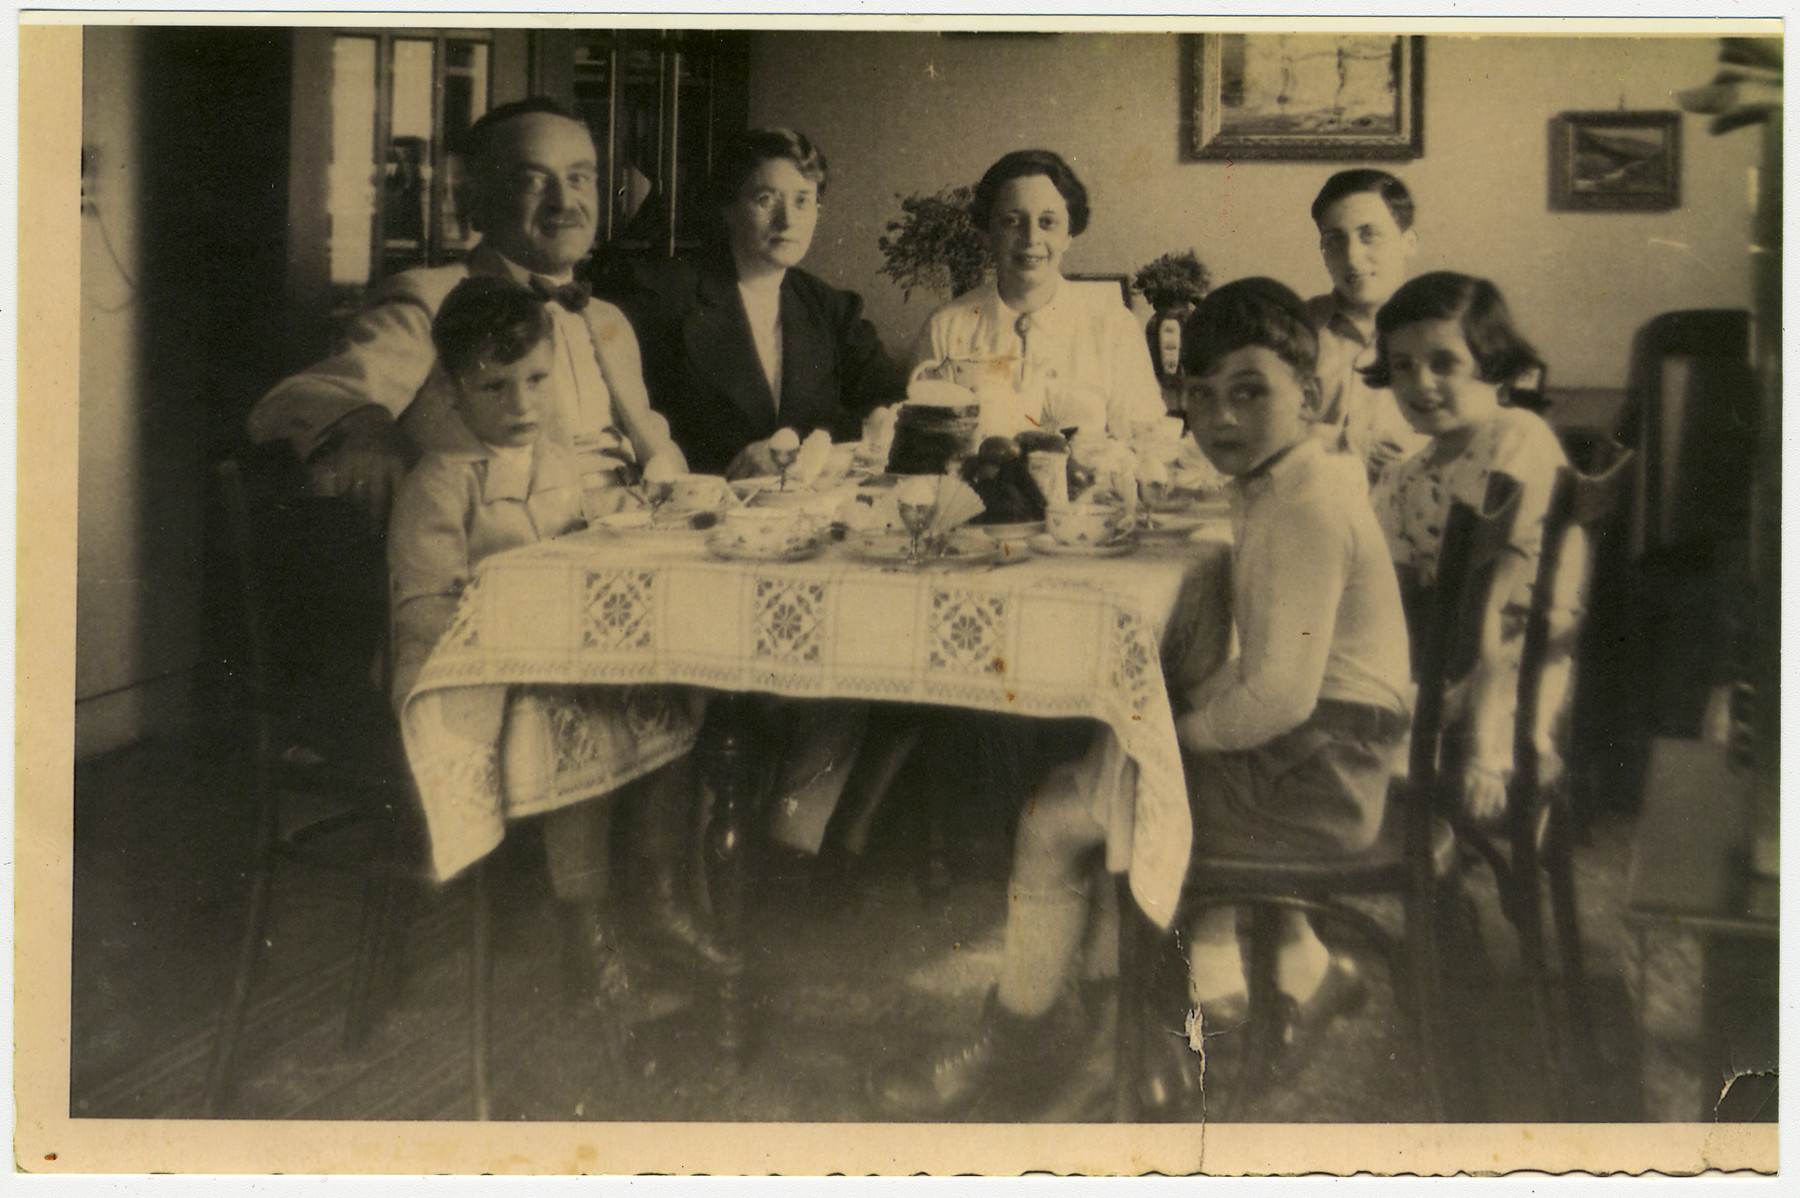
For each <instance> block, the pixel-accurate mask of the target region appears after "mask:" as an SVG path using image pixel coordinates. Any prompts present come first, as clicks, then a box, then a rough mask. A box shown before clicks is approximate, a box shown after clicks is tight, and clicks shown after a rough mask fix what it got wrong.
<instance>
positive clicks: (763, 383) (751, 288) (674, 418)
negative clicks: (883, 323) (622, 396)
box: [620, 129, 906, 478]
mask: <svg viewBox="0 0 1800 1198" xmlns="http://www.w3.org/2000/svg"><path fill="white" fill-rule="evenodd" d="M825 178H826V175H825V158H824V156H823V155H821V154H820V153H819V151H818V149H817V148H816V147H814V146H813V144H812V143H811V142H810V141H808V140H807V139H806V137H805V136H804V135H802V134H799V133H795V132H793V131H791V130H787V129H753V130H750V131H749V132H747V133H744V134H742V135H741V136H739V137H738V138H736V139H735V140H734V141H733V142H732V143H731V144H730V145H729V146H728V147H726V150H725V153H724V156H723V158H722V160H721V161H720V163H719V169H718V170H717V172H716V173H715V176H714V182H713V198H714V205H715V210H716V211H717V212H718V213H719V215H720V218H721V224H722V226H723V232H724V237H723V238H721V241H722V244H721V245H719V246H718V247H716V248H715V249H714V250H713V251H712V252H710V253H708V254H706V255H703V256H702V257H700V258H698V259H696V260H693V261H678V262H672V263H669V264H666V265H664V266H661V267H658V268H656V269H654V270H649V271H646V272H645V274H644V277H642V278H641V279H640V286H639V288H638V290H637V294H635V295H632V296H622V297H620V301H621V306H623V307H624V308H625V310H626V312H627V314H628V315H629V316H630V318H631V321H632V324H633V326H634V327H635V328H636V329H637V334H638V340H639V342H640V344H641V345H642V348H643V359H644V375H645V381H646V383H647V384H648V385H649V389H650V398H651V402H652V403H653V404H654V406H655V407H656V408H657V409H658V410H659V411H661V412H662V413H663V414H664V415H665V416H667V417H668V418H669V424H670V430H671V432H672V433H673V435H674V439H675V443H676V444H677V445H679V446H681V448H682V450H683V452H685V453H686V454H687V459H688V463H689V465H690V466H691V467H692V468H693V469H694V470H696V471H703V472H708V473H726V474H729V475H730V476H731V477H733V478H742V477H747V476H751V475H761V474H773V473H774V472H775V464H774V462H773V461H772V460H771V459H770V457H769V452H768V444H767V442H768V439H769V437H770V436H772V435H773V434H774V433H775V431H776V430H777V429H780V428H791V429H794V430H795V431H796V432H798V433H799V434H800V435H801V436H802V437H804V436H805V435H806V434H807V433H809V432H812V431H813V430H814V429H821V428H822V429H826V430H828V431H829V432H830V433H831V435H832V437H833V439H834V440H839V441H853V440H856V439H857V438H858V437H859V436H860V435H861V432H862V417H863V415H864V414H865V413H867V412H868V411H869V410H870V409H872V408H875V407H877V406H880V405H882V404H886V403H893V402H895V401H896V400H899V399H901V398H903V397H904V396H905V393H906V375H905V372H904V371H903V370H902V369H901V368H900V367H899V366H898V365H896V364H895V362H894V361H893V360H892V359H891V358H889V357H888V354H887V352H886V351H885V350H884V349H883V348H882V346H881V339H880V338H879V337H878V336H877V335H876V333H875V328H874V326H873V325H871V324H870V323H869V322H868V321H867V320H865V319H863V316H862V297H861V296H859V295H857V294H856V293H855V292H853V291H842V290H839V289H838V288H836V287H832V286H831V285H829V284H827V283H824V282H821V281H820V280H819V279H817V278H815V277H814V276H812V275H810V274H808V273H806V272H805V271H803V270H801V269H799V265H800V262H801V260H802V259H803V258H805V257H806V252H807V250H808V249H809V248H810V247H811V246H812V239H813V231H814V229H815V228H816V227H817V223H818V218H819V202H820V200H821V198H822V197H823V196H824V193H825Z"/></svg>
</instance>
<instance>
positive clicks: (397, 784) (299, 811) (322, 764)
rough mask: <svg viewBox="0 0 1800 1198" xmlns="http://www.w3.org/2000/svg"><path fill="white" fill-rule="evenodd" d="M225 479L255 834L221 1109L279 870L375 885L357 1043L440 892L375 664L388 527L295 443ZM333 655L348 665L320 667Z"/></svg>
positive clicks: (215, 1109)
mask: <svg viewBox="0 0 1800 1198" xmlns="http://www.w3.org/2000/svg"><path fill="white" fill-rule="evenodd" d="M218 478H219V484H220V487H221V491H222V494H223V499H224V507H225V516H226V521H227V532H228V536H229V539H230V542H231V546H232V549H233V553H234V556H235V558H236V564H237V572H238V581H239V585H240V590H241V596H242V617H243V629H244V645H243V650H244V657H245V661H246V665H247V672H248V678H247V682H248V684H249V691H250V700H251V701H250V712H249V715H250V731H251V741H252V743H251V750H250V764H251V769H252V783H251V792H252V794H251V797H252V799H253V801H254V803H255V805H256V810H257V831H256V848H255V855H254V862H253V865H252V869H251V880H250V896H249V903H248V908H247V911H246V913H245V918H244V931H243V937H242V940H241V942H240V945H239V949H238V960H237V969H236V972H235V974H234V976H233V979H232V985H231V990H230V992H229V994H228V995H227V997H226V1000H225V1002H224V1004H223V1006H222V1008H221V1012H220V1015H219V1020H218V1030H217V1033H216V1035H215V1038H214V1044H213V1052H212V1058H211V1061H210V1064H209V1067H208V1072H207V1082H206V1091H205V1099H204V1104H205V1105H204V1113H205V1114H206V1115H207V1116H209V1117H212V1116H217V1115H219V1114H220V1113H221V1112H222V1111H223V1110H224V1108H225V1106H226V1105H227V1101H228V1098H229V1095H230V1090H231V1086H232V1074H233V1071H234V1068H235V1066H236V1063H237V1056H238V1050H239V1046H240V1041H241V1038H242V1033H243V1027H244V1015H245V1011H246V1009H247V1008H248V1006H249V1001H250V995H251V991H252V988H253V985H254V982H255V978H256V974H257V971H258V966H259V964H260V961H261V958H262V951H263V948H264V946H265V944H266V941H265V935H266V932H267V923H268V915H269V906H270V900H271V897H272V894H273V890H274V884H275V878H276V873H277V869H278V867H280V866H281V865H282V864H283V863H284V862H286V863H296V864H301V865H307V866H311V867H315V868H322V869H327V870H332V871H335V872H338V873H341V874H344V875H345V876H346V877H351V878H356V879H360V880H361V881H362V883H363V887H364V890H363V902H362V914H361V920H360V923H361V926H360V928H359V929H358V931H357V934H356V942H355V943H356V947H355V958H354V965H353V968H352V972H351V984H350V991H349V995H348V1002H347V1007H346V1012H345V1020H344V1045H345V1047H346V1049H348V1050H351V1051H354V1050H356V1049H358V1048H360V1046H361V1045H362V1043H363V1041H364V1040H365V1038H366V1036H367V1034H368V1031H369V1029H370V1027H371V1025H372V1023H373V1021H374V1019H375V1017H376V1015H377V1013H378V1011H379V1008H380V1007H381V1005H382V1004H383V1003H385V1002H386V1001H388V1000H390V999H391V998H392V996H393V993H394V992H395V991H396V990H397V989H398V985H399V980H400V973H401V949H402V945H403V940H404V931H405V927H406V925H407V923H408V921H409V915H410V909H411V906H412V901H411V900H412V899H414V898H415V897H416V896H417V895H418V894H420V893H421V892H425V891H428V890H430V889H431V888H432V887H431V885H430V875H429V870H428V867H427V865H426V863H425V854H424V851H423V850H424V831H423V827H422V824H421V819H420V812H419V806H418V802H417V799H416V797H415V796H414V793H413V789H412V779H411V773H410V771H409V769H408V766H407V764H406V759H405V754H404V750H403V748H402V746H401V743H400V735H399V728H398V725H397V724H396V723H395V720H394V716H393V714H392V711H391V708H390V707H389V704H388V700H387V694H386V690H385V688H384V687H382V686H380V685H378V684H377V682H376V681H375V680H373V679H371V678H370V676H369V675H370V662H371V661H373V660H375V658H376V655H377V653H378V652H379V651H380V650H381V649H382V648H384V647H385V641H386V626H387V597H386V578H387V575H386V570H385V562H384V561H383V552H382V546H381V540H380V538H379V537H377V536H374V535H372V534H370V533H369V532H368V530H367V529H366V526H365V525H364V524H363V523H362V521H361V517H360V515H358V514H357V513H354V512H352V511H350V510H349V509H348V507H347V505H344V504H341V503H339V502H338V501H335V500H326V499H316V498H311V497H309V496H307V495H306V493H305V479H304V470H303V468H302V467H300V465H299V463H298V462H296V461H294V460H293V458H292V455H289V454H285V452H284V453H282V454H280V455H276V454H273V453H261V452H259V453H258V454H257V455H255V456H253V457H247V458H246V459H244V460H243V461H239V460H236V459H231V460H227V461H225V462H223V463H221V464H220V466H219V469H218ZM321 563H330V566H331V568H330V569H322V568H321ZM332 658H335V659H336V660H337V669H336V670H335V671H334V670H331V669H327V668H324V667H323V666H322V664H321V663H322V662H324V661H327V660H329V659H332ZM476 872H477V875H478V876H477V878H476V881H475V885H474V887H473V889H474V890H475V899H474V903H473V917H472V921H471V922H472V944H471V949H472V951H471V965H472V969H471V982H472V986H471V999H472V1001H471V1006H472V1016H473V1019H472V1032H471V1049H472V1058H473V1083H474V1091H475V1107H476V1113H477V1117H478V1118H484V1119H485V1118H486V1117H487V1114H488V1096H487V1076H486V1067H487V1055H488V1054H487V1007H488V1001H487V997H488V996H487V990H488V972H489V961H490V955H489V952H488V923H489V920H488V918H487V914H488V913H487V901H486V887H485V885H484V879H482V878H481V877H480V876H479V873H480V871H479V870H477V871H476Z"/></svg>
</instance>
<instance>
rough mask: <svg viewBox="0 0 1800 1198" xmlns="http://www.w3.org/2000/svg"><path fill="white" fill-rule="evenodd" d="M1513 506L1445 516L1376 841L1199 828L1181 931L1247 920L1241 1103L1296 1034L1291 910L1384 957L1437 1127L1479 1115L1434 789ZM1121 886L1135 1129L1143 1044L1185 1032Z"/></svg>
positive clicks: (1125, 1083) (1157, 945) (1455, 909)
mask: <svg viewBox="0 0 1800 1198" xmlns="http://www.w3.org/2000/svg"><path fill="white" fill-rule="evenodd" d="M1518 501H1519V496H1518V486H1517V483H1516V482H1515V481H1514V480H1513V479H1511V478H1510V477H1507V476H1505V475H1496V476H1495V478H1494V480H1493V484H1492V486H1491V487H1490V490H1489V494H1488V497H1487V502H1486V504H1485V507H1484V510H1483V511H1481V512H1477V511H1475V510H1474V509H1473V508H1470V507H1468V506H1467V505H1465V504H1460V503H1459V504H1456V505H1454V507H1453V508H1452V510H1451V514H1450V518H1449V520H1448V522H1447V525H1446V527H1445V533H1444V543H1443V550H1442V553H1441V554H1440V557H1439V567H1438V579H1437V584H1436V585H1435V586H1434V587H1433V588H1432V590H1431V592H1430V594H1429V597H1428V603H1429V607H1428V609H1427V622H1426V625H1425V628H1424V631H1423V644H1422V645H1421V646H1420V647H1419V648H1420V652H1419V654H1418V661H1419V693H1418V700H1417V706H1416V708H1415V710H1414V713H1413V730H1412V742H1411V749H1410V755H1409V762H1408V767H1407V776H1406V777H1405V778H1403V779H1396V780H1395V782H1394V785H1393V786H1392V787H1391V788H1390V791H1389V797H1388V808H1387V815H1386V818H1385V820H1384V822H1383V826H1382V829H1381V832H1380V835H1379V836H1378V838H1377V839H1376V842H1375V843H1374V845H1372V846H1371V847H1370V848H1369V849H1367V850H1366V851H1364V852H1362V853H1359V854H1357V855H1355V856H1351V857H1346V858H1327V859H1301V858H1294V859H1285V860H1284V859H1268V858H1262V857H1255V858H1252V857H1239V856H1230V855H1225V854H1219V853H1209V852H1207V850H1206V847H1205V830H1204V829H1197V830H1196V848H1195V852H1194V855H1193V857H1192V859H1191V860H1190V862H1189V865H1188V876H1187V884H1186V886H1185V888H1184V893H1183V899H1182V904H1181V909H1180V911H1179V912H1178V913H1177V917H1176V920H1175V921H1174V927H1175V928H1177V929H1179V928H1182V927H1184V926H1186V924H1187V922H1188V921H1189V920H1190V919H1191V918H1192V916H1193V915H1194V914H1195V913H1197V912H1199V911H1202V910H1205V909H1208V908H1213V907H1235V908H1239V909H1241V910H1246V911H1248V912H1249V913H1250V924H1249V936H1248V940H1247V943H1246V955H1247V965H1248V969H1247V971H1246V972H1247V980H1248V983H1249V1019H1248V1024H1247V1026H1246V1027H1245V1028H1244V1029H1243V1031H1242V1034H1241V1035H1238V1036H1237V1038H1238V1039H1239V1040H1241V1041H1242V1042H1243V1047H1244V1050H1245V1051H1244V1055H1243V1062H1244V1068H1243V1069H1242V1070H1241V1071H1240V1072H1239V1073H1238V1076H1239V1077H1240V1078H1241V1080H1242V1083H1243V1089H1244V1091H1245V1093H1242V1094H1240V1095H1238V1096H1237V1097H1238V1098H1240V1099H1241V1098H1248V1097H1253V1096H1254V1095H1256V1094H1258V1093H1260V1092H1261V1091H1263V1090H1264V1089H1265V1088H1266V1087H1267V1086H1268V1084H1269V1083H1270V1080H1271V1078H1272V1077H1273V1076H1274V1074H1275V1070H1276V1066H1277V1064H1278V1063H1279V1062H1280V1060H1281V1058H1282V1056H1283V1053H1284V1050H1285V1047H1286V1045H1287V1042H1288V1034H1289V1030H1290V1029H1289V1028H1287V1027H1286V1026H1285V1025H1284V1020H1283V1014H1282V1008H1283V1004H1282V1003H1281V1001H1280V999H1281V995H1280V992H1279V990H1278V989H1277V986H1276V950H1277V946H1278V944H1277V942H1278V938H1279V934H1280V930H1281V921H1280V918H1279V917H1280V915H1281V914H1282V912H1284V911H1301V912H1304V913H1305V914H1306V915H1307V916H1308V917H1309V918H1310V919H1312V920H1313V921H1314V922H1315V924H1316V925H1318V926H1319V927H1320V928H1321V930H1323V931H1326V932H1327V934H1328V935H1333V939H1334V940H1336V939H1340V938H1341V939H1343V940H1344V941H1345V945H1344V947H1345V948H1346V949H1349V948H1350V947H1351V942H1354V945H1355V946H1356V947H1359V948H1369V949H1373V950H1375V951H1376V953H1377V954H1378V955H1379V956H1380V957H1381V958H1383V959H1384V960H1385V962H1386V964H1387V967H1388V973H1389V976H1390V977H1391V978H1392V980H1393V983H1394V993H1395V996H1396V998H1397V1000H1398V1002H1399V1005H1400V1008H1401V1013H1402V1016H1403V1024H1404V1026H1405V1027H1406V1028H1407V1029H1408V1036H1407V1039H1408V1041H1409V1043H1408V1047H1409V1048H1410V1049H1411V1053H1410V1054H1409V1055H1410V1056H1411V1058H1412V1059H1411V1065H1412V1067H1413V1068H1414V1069H1415V1070H1416V1072H1417V1077H1418V1085H1419V1089H1420V1093H1421V1094H1422V1095H1423V1097H1424V1100H1425V1104H1426V1107H1427V1109H1428V1111H1429V1114H1430V1117H1431V1118H1432V1119H1434V1120H1442V1119H1443V1118H1445V1117H1446V1116H1447V1115H1448V1116H1450V1117H1454V1118H1477V1117H1479V1114H1480V1105H1481V1104H1480V1092H1479V1086H1478V1084H1476V1079H1475V1078H1473V1077H1472V1076H1471V1075H1470V1074H1469V1072H1468V1071H1467V1070H1463V1069H1458V1070H1457V1071H1456V1076H1457V1077H1459V1078H1461V1079H1462V1080H1463V1081H1464V1084H1463V1085H1461V1086H1460V1087H1457V1088H1456V1089H1455V1090H1449V1089H1447V1088H1446V1085H1445V1082H1446V1078H1447V1076H1448V1074H1447V1072H1446V1065H1447V1061H1446V1057H1447V1046H1448V1040H1449V1031H1450V1020H1449V1013H1448V1012H1447V1011H1446V1009H1445V1004H1444V1000H1443V994H1442V978H1441V968H1442V967H1441V963H1440V955H1441V948H1440V933H1441V931H1442V930H1444V928H1446V927H1447V926H1448V925H1449V922H1450V917H1452V916H1454V915H1457V914H1460V912H1461V908H1460V905H1459V900H1460V898H1461V892H1460V890H1459V889H1458V883H1459V877H1458V875H1457V871H1456V865H1457V854H1456V843H1455V837H1454V835H1453V833H1452V831H1451V828H1450V825H1449V823H1448V822H1447V820H1446V819H1445V815H1446V812H1447V811H1448V810H1449V807H1450V803H1451V802H1452V801H1453V799H1454V795H1451V794H1447V793H1446V787H1445V786H1443V785H1441V784H1440V781H1439V770H1438V762H1439V756H1440V740H1441V736H1442V733H1443V731H1444V728H1443V712H1444V694H1445V690H1446V687H1447V685H1448V682H1449V681H1450V680H1452V679H1455V678H1457V677H1460V676H1462V674H1464V673H1466V672H1467V668H1468V666H1469V664H1470V663H1472V661H1473V655H1474V654H1475V652H1476V651H1477V650H1478V648H1479V644H1480V635H1481V620H1482V615H1483V612H1484V609H1485V607H1486V600H1487V594H1488V590H1489V588H1490V585H1491V582H1492V579H1493V577H1494V573H1495V568H1496V566H1497V564H1498V561H1499V559H1500V555H1501V554H1502V553H1504V552H1505V551H1506V544H1507V539H1508V535H1509V534H1510V532H1511V529H1512V524H1513V520H1514V517H1515V516H1516V514H1517V511H1518V506H1519V502H1518ZM1118 881H1119V887H1120V911H1121V921H1122V922H1121V930H1120V938H1119V951H1120V964H1119V977H1120V994H1119V1004H1118V1012H1119V1014H1118V1029H1119V1039H1118V1044H1117V1063H1116V1078H1117V1091H1116V1095H1115V1098H1116V1105H1115V1112H1114V1113H1115V1117H1117V1118H1119V1119H1121V1120H1123V1121H1135V1120H1136V1119H1138V1118H1139V1117H1141V1114H1142V1112H1143V1110H1144V1108H1145V1106H1146V1105H1148V1103H1149V1102H1150V1101H1153V1100H1154V1099H1155V1097H1156V1096H1154V1095H1149V1094H1146V1093H1144V1092H1143V1080H1142V1068H1143V1061H1144V1060H1145V1059H1146V1048H1147V1045H1146V1044H1145V1041H1144V1037H1145V1036H1146V1035H1164V1034H1178V1031H1179V1029H1173V1028H1166V1027H1165V1028H1158V1027H1156V1026H1154V1025H1153V1026H1150V1027H1146V1026H1145V1015H1146V1011H1145V1001H1146V1000H1147V999H1148V1000H1150V1001H1151V1002H1159V1001H1160V1000H1158V999H1157V997H1156V996H1155V994H1154V991H1155V990H1156V988H1157V985H1158V983H1159V981H1161V980H1162V979H1166V978H1167V977H1168V976H1169V975H1170V973H1171V970H1170V969H1169V968H1168V966H1167V964H1166V963H1164V962H1162V961H1160V960H1159V958H1160V957H1162V956H1166V955H1167V953H1168V951H1169V948H1170V945H1171V938H1170V937H1167V936H1157V935H1156V934H1155V932H1154V929H1152V928H1151V926H1150V925H1149V922H1148V921H1147V920H1145V919H1144V918H1143V917H1142V915H1141V914H1140V913H1138V911H1137V908H1136V905H1135V903H1134V902H1132V901H1131V898H1130V892H1129V889H1128V888H1126V887H1125V886H1124V881H1123V878H1122V877H1121V878H1120V879H1119V880H1118ZM1379 896H1391V897H1396V898H1398V899H1399V908H1400V927H1399V930H1398V931H1394V930H1392V929H1390V928H1389V926H1387V924H1386V923H1384V922H1383V921H1382V920H1381V919H1378V918H1376V917H1375V916H1373V915H1371V914H1370V912H1369V911H1368V910H1367V909H1366V906H1367V905H1366V903H1360V902H1359V901H1357V900H1366V899H1368V898H1372V897H1379ZM1335 933H1341V934H1344V935H1342V936H1341V937H1340V936H1337V935H1335ZM1183 972H1184V971H1183ZM1164 984H1166V983H1164ZM1164 999H1166V995H1165V996H1164ZM1160 1005H1166V1002H1161V1003H1160ZM1225 1034H1227V1035H1231V1034H1233V1033H1231V1032H1227V1033H1225ZM1464 1055H1466V1054H1464ZM1216 1079H1217V1074H1216V1073H1215V1074H1211V1075H1209V1076H1208V1078H1207V1079H1206V1080H1207V1084H1208V1089H1207V1092H1206V1094H1205V1097H1206V1099H1208V1100H1209V1101H1210V1100H1211V1099H1212V1097H1213V1096H1214V1092H1215V1091H1217V1090H1218V1088H1219V1086H1218V1083H1217V1080H1216ZM1177 1114H1178V1115H1180V1114H1183V1113H1182V1112H1177ZM1188 1114H1191V1112H1189V1113H1188Z"/></svg>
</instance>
